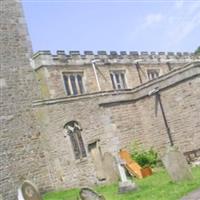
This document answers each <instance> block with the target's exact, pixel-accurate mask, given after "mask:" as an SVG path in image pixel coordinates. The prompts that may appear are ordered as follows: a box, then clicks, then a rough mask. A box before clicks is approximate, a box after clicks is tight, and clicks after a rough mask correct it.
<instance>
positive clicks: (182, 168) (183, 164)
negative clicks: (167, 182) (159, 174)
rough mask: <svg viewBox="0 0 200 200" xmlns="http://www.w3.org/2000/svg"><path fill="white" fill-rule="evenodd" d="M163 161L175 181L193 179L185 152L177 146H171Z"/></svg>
mask: <svg viewBox="0 0 200 200" xmlns="http://www.w3.org/2000/svg"><path fill="white" fill-rule="evenodd" d="M162 161H163V164H164V166H165V168H166V170H167V172H168V174H169V175H170V177H171V179H172V180H173V181H183V180H190V179H192V173H191V170H190V166H189V165H188V163H187V161H186V159H185V157H184V156H183V154H182V153H181V152H180V151H179V150H178V149H177V148H176V147H170V148H169V149H168V150H167V152H166V154H165V155H164V157H163V159H162Z"/></svg>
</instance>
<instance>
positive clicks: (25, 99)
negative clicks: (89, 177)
mask: <svg viewBox="0 0 200 200" xmlns="http://www.w3.org/2000/svg"><path fill="white" fill-rule="evenodd" d="M22 13H23V12H22V8H21V5H20V3H19V2H18V1H16V0H1V1H0V69H1V73H0V90H1V99H0V106H1V107H0V112H1V115H0V126H1V131H0V193H1V194H2V195H3V199H5V200H14V199H16V198H17V197H16V196H17V188H18V186H19V184H20V183H21V181H23V179H30V180H32V181H33V182H35V183H36V184H38V185H40V188H41V189H42V188H43V189H44V188H46V189H47V188H48V189H49V185H50V182H49V176H48V170H47V165H46V161H45V159H44V156H43V154H44V153H43V151H42V149H41V138H40V131H39V129H38V126H37V124H36V121H35V117H34V115H33V113H32V101H33V100H34V99H38V98H39V92H38V89H37V88H38V87H37V84H36V80H35V74H34V72H33V70H32V69H31V66H30V61H29V59H30V56H31V54H32V50H31V43H30V41H29V38H28V33H27V28H26V24H25V21H24V17H23V15H22ZM43 189H42V190H43Z"/></svg>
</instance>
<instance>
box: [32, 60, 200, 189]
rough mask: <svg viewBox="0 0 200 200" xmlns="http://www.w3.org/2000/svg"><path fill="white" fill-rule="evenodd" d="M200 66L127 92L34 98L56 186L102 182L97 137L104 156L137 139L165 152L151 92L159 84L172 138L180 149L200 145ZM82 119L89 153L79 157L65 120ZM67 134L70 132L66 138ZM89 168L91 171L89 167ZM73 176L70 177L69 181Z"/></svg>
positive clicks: (160, 120) (165, 138)
mask: <svg viewBox="0 0 200 200" xmlns="http://www.w3.org/2000/svg"><path fill="white" fill-rule="evenodd" d="M199 84H200V68H199V65H198V64H197V65H194V66H193V65H191V66H187V67H185V68H183V69H180V68H179V69H178V70H175V71H172V72H170V73H169V74H168V75H166V76H163V77H160V78H159V79H158V80H153V81H150V82H148V83H146V84H143V85H141V86H140V87H136V88H134V89H132V90H129V91H120V92H118V93H115V92H113V91H109V92H102V93H94V94H88V95H85V96H76V97H65V98H56V99H47V100H39V101H35V102H34V110H35V114H36V116H37V119H38V120H39V121H40V122H41V125H42V129H41V132H42V133H43V134H42V138H43V141H44V143H45V148H44V149H45V155H46V158H48V159H47V160H48V166H49V169H50V174H51V180H52V181H51V182H52V183H53V184H54V186H53V187H54V188H55V189H60V188H63V187H77V186H84V185H91V184H100V183H101V182H100V181H99V180H98V179H97V174H96V168H95V164H94V160H93V159H92V156H91V154H90V152H89V151H88V146H89V144H91V143H93V142H94V141H99V146H100V148H101V152H102V155H103V154H104V153H105V152H109V153H111V154H112V155H116V154H117V152H118V151H119V149H120V148H129V147H130V145H131V143H132V142H134V141H137V142H139V143H141V144H142V145H143V146H144V148H150V147H154V149H155V150H157V151H158V152H159V153H161V154H162V153H163V152H164V151H165V150H166V148H167V146H169V138H168V135H167V132H166V127H165V125H164V122H163V117H162V114H161V110H160V107H158V112H157V116H155V96H149V95H148V94H149V91H151V90H152V89H154V88H156V87H159V89H160V94H161V99H162V103H163V107H164V110H165V113H166V118H167V121H168V124H169V127H170V129H171V133H172V139H173V142H174V144H175V145H176V146H178V147H179V148H180V150H181V151H182V152H185V151H190V150H194V149H197V148H198V147H199V145H200V138H199V131H200V123H199V113H200V106H199V105H198V102H199V98H200V93H199V91H198V88H199ZM72 120H75V121H78V122H79V124H80V126H81V128H82V137H83V140H84V144H85V147H86V149H87V157H86V158H84V159H82V160H76V159H75V157H74V154H73V148H72V144H71V141H70V139H69V136H68V135H66V131H65V129H64V125H65V124H66V123H67V122H69V121H72ZM65 136H66V137H65ZM88 169H89V170H88ZM69 180H70V181H69Z"/></svg>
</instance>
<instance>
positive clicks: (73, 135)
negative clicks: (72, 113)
mask: <svg viewBox="0 0 200 200" xmlns="http://www.w3.org/2000/svg"><path fill="white" fill-rule="evenodd" d="M64 128H65V129H66V130H67V132H68V135H69V137H70V140H71V143H72V147H73V151H74V155H75V158H76V159H80V158H84V157H86V156H87V155H86V150H85V146H84V143H83V139H82V136H81V131H82V129H81V127H80V126H79V124H78V122H76V121H70V122H68V123H67V124H65V126H64Z"/></svg>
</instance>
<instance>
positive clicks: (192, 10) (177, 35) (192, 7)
mask: <svg viewBox="0 0 200 200" xmlns="http://www.w3.org/2000/svg"><path fill="white" fill-rule="evenodd" d="M182 3H183V4H182V6H181V9H179V11H177V10H176V11H177V12H175V13H174V15H172V16H169V17H168V22H169V28H168V30H167V37H168V41H169V46H171V47H172V46H177V45H179V44H181V43H182V42H184V40H185V39H186V38H187V37H188V36H189V34H191V33H192V32H193V31H194V30H196V29H199V30H200V1H196V2H194V1H193V2H184V1H182ZM175 9H177V7H176V6H175ZM172 12H174V10H172Z"/></svg>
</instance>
